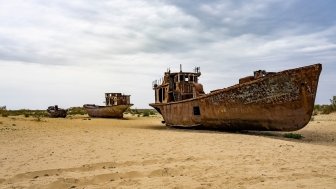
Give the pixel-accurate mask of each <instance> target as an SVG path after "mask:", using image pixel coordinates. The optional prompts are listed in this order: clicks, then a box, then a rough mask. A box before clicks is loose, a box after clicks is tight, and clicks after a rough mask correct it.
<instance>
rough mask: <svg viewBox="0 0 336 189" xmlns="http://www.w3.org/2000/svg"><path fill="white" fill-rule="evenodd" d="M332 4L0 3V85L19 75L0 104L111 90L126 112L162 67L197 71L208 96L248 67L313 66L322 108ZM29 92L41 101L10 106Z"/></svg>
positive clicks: (147, 95) (146, 93)
mask: <svg viewBox="0 0 336 189" xmlns="http://www.w3.org/2000/svg"><path fill="white" fill-rule="evenodd" d="M335 4H336V3H334V2H333V1H324V2H318V3H317V2H306V1H302V0H294V1H288V2H283V1H279V0H270V1H262V0H253V1H242V0H239V1H219V0H213V1H206V2H205V1H201V0H196V1H195V0H193V1H177V0H162V1H160V0H155V1H149V0H132V1H127V0H115V1H107V0H106V1H105V0H103V1H87V0H75V1H42V0H32V1H22V0H13V1H5V2H3V3H2V6H1V7H0V67H1V69H0V79H1V80H4V79H5V80H6V78H10V77H12V75H13V74H15V75H20V77H15V80H16V81H17V82H11V84H10V85H4V84H2V85H0V91H6V93H2V94H0V104H6V105H8V106H9V107H11V106H12V107H16V108H19V107H20V106H23V105H24V104H25V105H26V106H27V107H38V108H42V107H45V106H48V105H49V104H47V103H48V102H51V101H50V99H54V98H55V99H57V91H64V92H65V93H64V94H67V95H64V97H65V96H68V98H60V99H59V102H60V103H64V105H68V106H73V105H78V104H81V103H84V101H85V102H88V101H90V99H95V100H96V102H95V103H97V101H98V100H97V99H98V98H100V97H101V95H100V94H102V93H104V92H106V91H111V90H118V91H120V92H125V93H130V94H132V99H133V100H134V103H135V104H136V106H138V107H147V104H148V103H149V102H152V101H153V91H152V90H151V81H152V80H155V79H158V78H160V77H162V74H163V72H164V71H165V70H166V69H167V68H168V67H170V68H171V69H172V70H175V69H176V70H178V69H179V64H183V69H185V70H192V68H193V67H195V66H201V69H202V71H203V76H202V77H201V81H202V82H203V84H204V86H205V89H206V90H207V91H210V90H213V89H215V88H222V87H226V86H229V85H231V84H235V83H237V81H238V78H240V77H243V76H246V75H249V74H251V73H252V71H254V70H257V69H266V70H270V71H280V70H283V69H288V68H294V67H298V66H304V65H308V64H312V63H317V62H322V63H323V64H324V67H325V68H324V70H323V77H322V79H323V80H321V83H320V87H321V90H323V92H321V93H319V94H318V99H317V100H318V102H326V101H327V100H325V99H328V98H329V96H331V95H332V93H335V91H332V90H329V91H328V89H327V88H328V86H330V84H329V83H328V81H330V80H332V79H334V76H333V74H330V73H331V72H332V71H331V70H332V69H333V68H335V66H334V65H335V64H334V60H335V58H336V57H335V56H336V52H335V50H336V48H335V47H336V37H335V35H334V33H335V31H336V28H335V26H334V25H335V24H336V23H335V21H334V19H332V18H334V17H335V16H336V13H334V8H336V7H335ZM15 70H16V71H15ZM50 70H54V71H52V72H51V71H50ZM30 77H31V80H27V79H26V78H30ZM56 78H57V79H56ZM21 81H27V82H28V81H29V83H30V85H29V86H30V87H29V88H26V87H24V86H23V84H22V83H21ZM218 81H221V82H218ZM41 86H43V87H42V88H43V90H42V89H41ZM51 86H53V87H51ZM22 89H25V90H26V92H25V94H24V95H23V93H24V92H23V90H22ZM57 89H58V90H57ZM15 91H16V92H15ZM18 91H19V92H18ZM47 91H53V92H47ZM4 94H7V95H4ZM35 94H44V95H41V96H39V99H44V101H43V103H40V104H39V103H37V102H29V101H22V102H21V103H20V104H18V103H16V100H14V99H12V97H15V99H21V98H24V97H23V96H26V97H27V98H30V99H33V98H35ZM78 94H80V97H78ZM320 94H321V95H320ZM44 96H45V97H44ZM47 97H48V98H47ZM1 99H3V100H2V101H1ZM48 99H49V100H48ZM66 99H68V100H66ZM70 99H73V100H70ZM86 100H87V101H86ZM98 102H100V101H98Z"/></svg>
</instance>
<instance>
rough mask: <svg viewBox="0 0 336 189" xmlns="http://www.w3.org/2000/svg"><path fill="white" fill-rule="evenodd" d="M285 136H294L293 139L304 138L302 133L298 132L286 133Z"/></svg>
mask: <svg viewBox="0 0 336 189" xmlns="http://www.w3.org/2000/svg"><path fill="white" fill-rule="evenodd" d="M283 136H284V137H285V138H293V139H301V138H303V136H302V135H301V134H297V133H285V134H284V135H283Z"/></svg>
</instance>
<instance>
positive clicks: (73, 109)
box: [68, 107, 86, 115]
mask: <svg viewBox="0 0 336 189" xmlns="http://www.w3.org/2000/svg"><path fill="white" fill-rule="evenodd" d="M84 114H86V111H85V109H84V108H83V107H71V108H69V109H68V115H84Z"/></svg>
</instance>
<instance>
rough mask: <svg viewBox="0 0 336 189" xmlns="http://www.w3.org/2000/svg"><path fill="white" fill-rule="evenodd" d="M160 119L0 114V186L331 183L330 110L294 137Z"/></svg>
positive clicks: (334, 173)
mask: <svg viewBox="0 0 336 189" xmlns="http://www.w3.org/2000/svg"><path fill="white" fill-rule="evenodd" d="M161 120H162V118H161V117H158V116H157V117H136V116H134V117H132V116H126V118H125V119H99V118H97V119H88V117H85V116H84V117H83V116H78V117H72V118H69V117H68V118H66V119H62V118H54V119H52V118H43V119H42V120H41V121H37V120H36V118H33V117H28V118H25V117H23V116H16V117H0V188H335V187H336V114H330V115H317V116H314V120H313V121H311V122H310V123H309V124H308V125H307V126H306V127H305V128H303V129H302V130H299V131H296V132H294V133H299V134H301V135H303V136H304V138H303V139H299V140H297V139H290V138H285V137H283V133H281V132H238V133H232V132H225V131H216V130H190V129H176V128H167V127H165V126H164V125H163V124H161Z"/></svg>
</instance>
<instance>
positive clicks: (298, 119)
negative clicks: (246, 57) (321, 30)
mask: <svg viewBox="0 0 336 189" xmlns="http://www.w3.org/2000/svg"><path fill="white" fill-rule="evenodd" d="M321 70H322V65H321V64H315V65H311V66H306V67H302V68H296V69H291V70H285V71H282V72H277V73H274V74H270V75H266V76H264V77H262V78H259V79H256V80H253V81H248V82H246V83H242V84H237V85H234V86H231V87H229V88H224V89H220V90H216V91H214V92H211V93H209V94H206V95H203V96H200V97H197V98H193V99H188V100H183V101H179V102H171V103H154V104H150V106H152V107H154V108H155V109H156V110H158V111H159V112H160V113H161V114H162V116H163V119H164V120H165V123H166V125H167V126H181V127H193V126H200V127H209V128H222V129H227V130H264V131H294V130H299V129H301V128H303V127H304V126H305V125H307V124H308V122H309V120H310V118H311V115H312V112H313V107H314V102H315V96H316V91H317V85H318V80H319V75H320V72H321Z"/></svg>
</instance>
